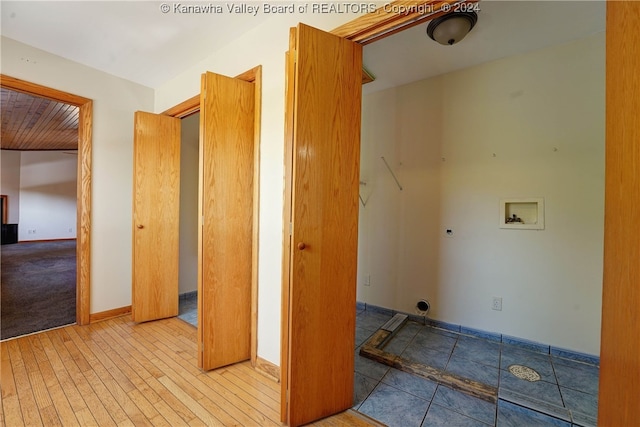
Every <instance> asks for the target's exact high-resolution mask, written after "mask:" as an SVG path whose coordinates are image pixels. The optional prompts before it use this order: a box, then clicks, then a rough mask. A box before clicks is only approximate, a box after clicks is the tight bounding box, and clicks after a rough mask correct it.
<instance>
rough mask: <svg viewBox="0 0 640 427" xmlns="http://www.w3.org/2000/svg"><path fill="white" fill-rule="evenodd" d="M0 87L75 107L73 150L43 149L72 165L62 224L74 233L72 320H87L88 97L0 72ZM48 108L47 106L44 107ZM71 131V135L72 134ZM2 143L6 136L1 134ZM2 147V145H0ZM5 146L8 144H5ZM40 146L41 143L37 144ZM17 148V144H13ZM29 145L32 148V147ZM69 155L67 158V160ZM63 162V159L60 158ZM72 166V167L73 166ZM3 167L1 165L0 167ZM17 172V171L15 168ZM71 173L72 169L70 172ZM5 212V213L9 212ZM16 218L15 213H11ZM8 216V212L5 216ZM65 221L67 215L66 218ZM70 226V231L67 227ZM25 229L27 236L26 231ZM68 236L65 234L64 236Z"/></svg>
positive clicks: (89, 162) (90, 126)
mask: <svg viewBox="0 0 640 427" xmlns="http://www.w3.org/2000/svg"><path fill="white" fill-rule="evenodd" d="M0 87H2V89H3V90H7V91H12V92H15V93H17V94H20V96H33V97H39V98H42V99H44V100H45V103H47V104H48V105H56V104H65V105H66V106H67V108H75V109H77V125H76V126H75V130H73V131H71V138H72V139H75V141H76V142H77V145H76V147H75V151H74V150H65V149H64V147H53V146H46V147H45V149H47V150H57V151H59V152H58V153H57V154H58V155H59V156H64V157H65V158H66V159H67V162H68V161H71V160H73V159H74V158H77V160H73V163H74V166H73V168H75V188H76V192H75V198H74V199H75V202H76V203H75V221H74V220H73V219H72V220H71V224H66V227H64V228H63V230H64V229H66V230H67V233H75V238H76V247H75V249H74V250H73V252H75V258H76V268H75V273H74V275H75V283H76V289H75V316H74V317H75V322H76V323H77V324H79V325H86V324H88V323H90V320H91V318H90V317H91V316H90V298H89V291H90V265H91V264H90V237H91V216H90V213H91V212H90V209H91V151H92V116H93V107H92V100H90V99H88V98H84V97H80V96H77V95H73V94H70V93H67V92H62V91H59V90H56V89H51V88H48V87H45V86H41V85H37V84H34V83H30V82H26V81H24V80H20V79H17V78H14V77H9V76H5V75H0ZM4 103H5V97H4V95H3V109H2V110H3V117H2V120H3V130H4V129H5V128H6V127H5V121H9V120H10V117H9V115H5V112H7V111H11V109H10V108H6V107H8V105H7V106H5V105H4ZM46 111H49V110H46ZM73 135H75V138H74V136H73ZM2 140H3V144H4V143H5V141H7V139H5V138H4V135H3V138H2ZM3 148H5V147H4V146H3ZM7 148H8V147H7ZM40 148H42V147H40ZM13 149H19V147H13ZM31 149H35V148H34V147H32V148H31ZM62 153H69V154H62ZM69 159H71V160H69ZM63 162H64V161H63ZM73 168H72V170H74V169H73ZM3 171H4V168H3ZM18 173H19V172H18ZM72 175H73V173H72ZM7 196H8V197H7V199H6V200H7V206H8V209H7V210H8V211H9V212H10V211H11V201H10V197H9V196H10V195H7ZM9 212H7V214H9ZM14 215H15V218H17V216H18V213H15V214H14ZM8 219H11V216H10V215H9V218H8ZM66 221H67V222H68V221H69V219H68V217H67V218H66ZM69 229H71V232H69V231H68V230H69ZM29 230H31V235H32V237H33V235H34V234H35V235H36V236H37V235H38V228H35V233H34V232H33V230H34V228H33V227H32V228H29ZM29 230H27V236H28V235H29V234H28V231H29ZM67 237H68V236H67Z"/></svg>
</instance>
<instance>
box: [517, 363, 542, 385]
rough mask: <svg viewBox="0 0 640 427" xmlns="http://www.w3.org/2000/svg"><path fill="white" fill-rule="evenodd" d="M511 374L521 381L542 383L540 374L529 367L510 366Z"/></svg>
mask: <svg viewBox="0 0 640 427" xmlns="http://www.w3.org/2000/svg"><path fill="white" fill-rule="evenodd" d="M509 372H511V373H512V374H513V375H515V376H516V377H518V378H520V379H521V380H527V381H531V382H534V381H540V374H539V373H537V372H536V371H534V370H533V369H531V368H529V367H527V366H522V365H511V366H509Z"/></svg>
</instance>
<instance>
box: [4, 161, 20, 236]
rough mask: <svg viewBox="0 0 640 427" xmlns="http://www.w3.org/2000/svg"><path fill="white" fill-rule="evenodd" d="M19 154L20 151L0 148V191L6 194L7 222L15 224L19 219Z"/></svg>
mask: <svg viewBox="0 0 640 427" xmlns="http://www.w3.org/2000/svg"><path fill="white" fill-rule="evenodd" d="M20 154H21V152H20V151H11V150H0V159H1V162H2V172H0V173H1V175H2V176H0V193H1V194H3V195H5V196H7V205H8V208H9V210H8V212H7V223H8V224H17V223H18V220H19V219H20Z"/></svg>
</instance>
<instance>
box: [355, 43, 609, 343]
mask: <svg viewBox="0 0 640 427" xmlns="http://www.w3.org/2000/svg"><path fill="white" fill-rule="evenodd" d="M604 40H605V37H604V33H600V34H596V35H593V36H590V37H588V38H586V39H583V40H580V41H576V42H572V43H569V44H565V45H561V46H556V47H551V48H546V49H543V50H539V51H535V52H531V53H528V54H524V55H518V56H513V57H510V58H506V59H503V60H499V61H494V62H491V63H487V64H483V65H480V66H476V67H473V68H469V69H466V70H462V71H459V72H454V73H450V74H446V75H443V76H439V77H435V78H432V79H429V80H425V81H421V82H417V83H414V84H410V85H406V86H402V87H398V88H394V89H389V90H386V91H383V92H378V93H374V94H371V95H368V96H365V97H364V100H363V137H362V169H361V170H362V172H361V177H362V180H363V181H366V182H367V185H366V186H362V187H361V190H362V193H363V196H364V197H366V198H368V201H367V205H366V207H364V208H362V206H361V214H360V219H361V226H360V245H359V248H360V254H359V268H358V270H359V273H358V277H359V280H358V298H359V300H361V301H364V302H368V303H371V304H375V305H380V306H384V307H389V308H393V309H397V310H401V311H405V312H414V310H415V304H416V302H417V301H418V300H419V299H421V298H427V299H428V300H429V301H430V302H431V303H432V309H431V310H432V311H431V312H430V317H432V318H435V319H438V320H442V321H446V322H450V323H455V324H461V325H464V326H468V327H473V328H477V329H482V330H487V331H493V332H499V333H503V334H508V335H512V336H516V337H520V338H525V339H530V340H534V341H538V342H542V343H546V344H550V345H554V346H558V347H563V348H569V349H573V350H577V351H583V352H587V353H590V354H599V348H600V311H601V292H602V255H603V221H604V105H605V101H604V86H605V81H604V63H605V60H604ZM381 156H385V158H386V159H387V160H388V162H389V164H390V165H391V167H392V168H393V169H394V172H395V173H396V175H397V177H398V179H399V181H400V183H401V184H402V186H403V191H400V190H399V189H398V187H397V185H396V184H395V182H394V181H393V178H392V176H391V174H390V173H389V171H388V170H387V169H386V167H385V166H384V163H382V160H381V159H380V157H381ZM508 197H543V198H544V201H545V229H544V230H541V231H534V230H509V229H500V228H499V227H498V219H499V218H498V217H499V215H498V213H499V201H500V199H501V198H508ZM448 228H449V229H452V230H453V232H454V234H453V237H447V236H446V234H445V230H446V229H448ZM367 276H370V283H371V284H370V286H364V282H365V280H366V278H367ZM494 296H498V297H502V298H503V309H502V311H494V310H492V309H491V301H492V297H494Z"/></svg>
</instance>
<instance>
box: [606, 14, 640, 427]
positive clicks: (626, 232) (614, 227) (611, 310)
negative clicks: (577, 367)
mask: <svg viewBox="0 0 640 427" xmlns="http://www.w3.org/2000/svg"><path fill="white" fill-rule="evenodd" d="M639 27H640V3H638V2H631V1H630V2H626V1H608V2H607V44H606V59H607V61H606V64H607V65H606V76H607V77H606V79H607V80H606V85H607V90H606V93H607V109H606V152H605V159H606V164H605V171H606V175H605V194H606V201H605V215H604V218H605V223H604V277H603V295H602V332H601V334H602V340H601V348H600V389H599V398H598V425H602V426H631V425H638V423H639V422H640V421H639V420H640V334H639V333H638V331H640V315H638V306H640V227H638V225H637V224H638V221H640V31H638V28H639Z"/></svg>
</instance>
